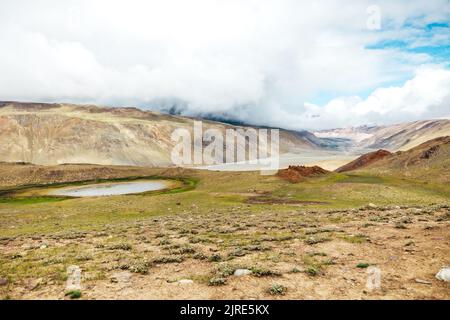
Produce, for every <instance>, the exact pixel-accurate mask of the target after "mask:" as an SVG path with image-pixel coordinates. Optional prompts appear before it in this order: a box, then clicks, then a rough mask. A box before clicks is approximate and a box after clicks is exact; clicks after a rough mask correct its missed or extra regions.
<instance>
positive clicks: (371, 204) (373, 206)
mask: <svg viewBox="0 0 450 320" xmlns="http://www.w3.org/2000/svg"><path fill="white" fill-rule="evenodd" d="M368 206H369V207H370V208H376V207H377V205H376V204H374V203H369V204H368Z"/></svg>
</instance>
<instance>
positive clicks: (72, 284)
mask: <svg viewBox="0 0 450 320" xmlns="http://www.w3.org/2000/svg"><path fill="white" fill-rule="evenodd" d="M75 290H81V269H80V267H79V266H70V267H68V268H67V283H66V291H75Z"/></svg>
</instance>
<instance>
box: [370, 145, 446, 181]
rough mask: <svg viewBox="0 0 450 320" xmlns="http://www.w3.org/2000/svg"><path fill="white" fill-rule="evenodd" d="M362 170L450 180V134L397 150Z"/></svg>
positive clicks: (407, 176) (381, 173)
mask: <svg viewBox="0 0 450 320" xmlns="http://www.w3.org/2000/svg"><path fill="white" fill-rule="evenodd" d="M362 171H365V172H366V173H370V174H376V175H392V176H396V177H399V176H403V177H405V178H415V179H420V180H424V181H432V182H446V183H448V182H450V136H445V137H440V138H435V139H432V140H429V141H427V142H424V143H422V144H421V145H418V146H417V147H414V148H412V149H409V150H408V151H402V152H396V153H394V154H392V155H391V156H389V157H385V158H383V159H381V160H379V161H376V162H375V163H373V164H370V165H368V166H366V167H364V168H362Z"/></svg>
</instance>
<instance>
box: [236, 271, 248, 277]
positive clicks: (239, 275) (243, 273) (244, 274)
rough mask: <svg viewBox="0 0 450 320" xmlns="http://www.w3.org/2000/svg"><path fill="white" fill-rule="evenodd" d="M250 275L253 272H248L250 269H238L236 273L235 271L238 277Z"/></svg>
mask: <svg viewBox="0 0 450 320" xmlns="http://www.w3.org/2000/svg"><path fill="white" fill-rule="evenodd" d="M249 274H252V271H251V270H248V269H237V270H236V271H234V275H235V276H236V277H243V276H247V275H249Z"/></svg>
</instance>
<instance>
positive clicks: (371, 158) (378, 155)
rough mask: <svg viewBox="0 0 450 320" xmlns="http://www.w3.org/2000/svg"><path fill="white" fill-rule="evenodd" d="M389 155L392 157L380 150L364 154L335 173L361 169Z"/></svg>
mask: <svg viewBox="0 0 450 320" xmlns="http://www.w3.org/2000/svg"><path fill="white" fill-rule="evenodd" d="M390 155H392V153H390V152H389V151H386V150H382V149H380V150H378V151H374V152H370V153H366V154H364V155H362V156H361V157H359V158H358V159H356V160H353V161H352V162H349V163H347V164H346V165H344V166H342V167H340V168H338V169H336V172H345V171H352V170H356V169H361V168H364V167H366V166H368V165H370V164H372V163H374V162H377V161H379V160H381V159H383V158H384V157H387V156H390Z"/></svg>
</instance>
